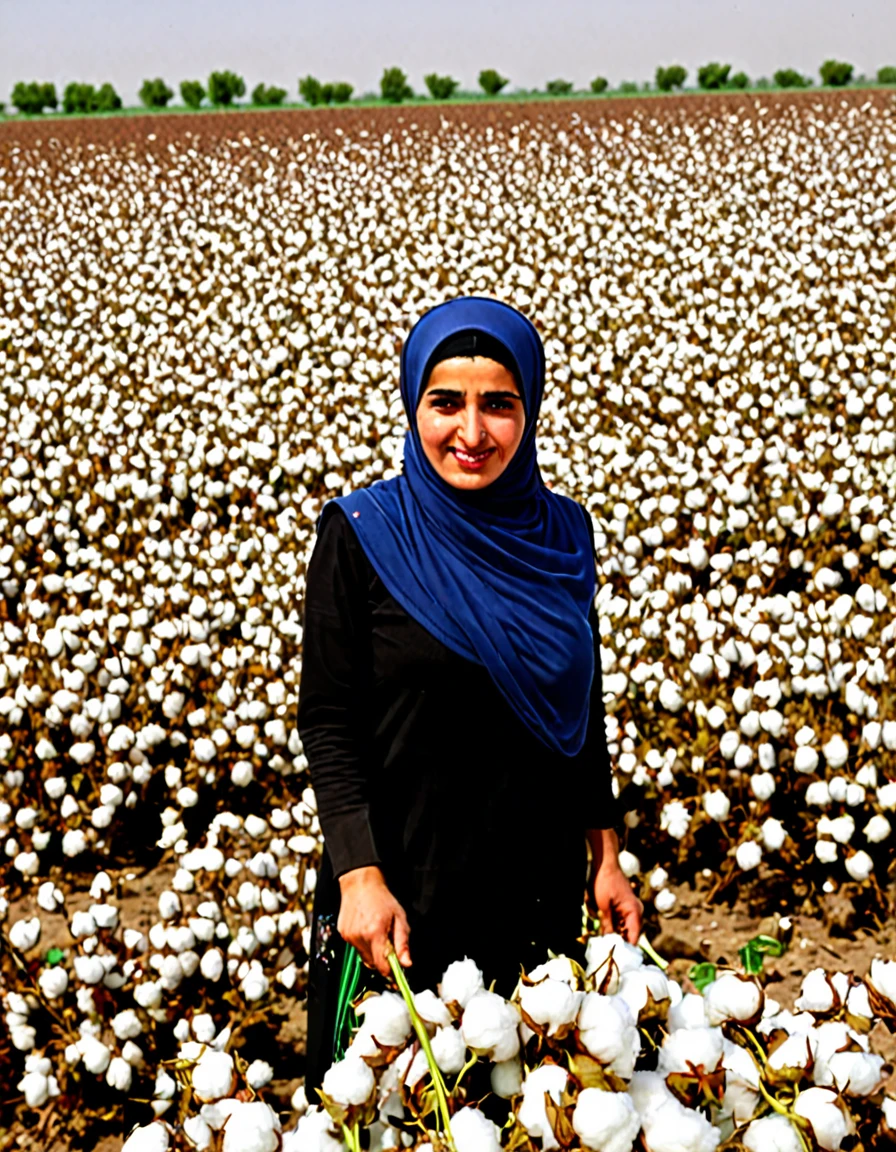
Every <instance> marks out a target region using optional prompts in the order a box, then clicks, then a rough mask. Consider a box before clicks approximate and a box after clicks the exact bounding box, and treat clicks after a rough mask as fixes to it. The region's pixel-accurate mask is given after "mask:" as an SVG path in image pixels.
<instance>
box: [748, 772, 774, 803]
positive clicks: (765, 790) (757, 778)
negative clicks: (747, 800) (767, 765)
mask: <svg viewBox="0 0 896 1152" xmlns="http://www.w3.org/2000/svg"><path fill="white" fill-rule="evenodd" d="M750 790H751V791H752V793H753V795H754V796H755V797H756V799H757V800H759V801H760V802H763V803H764V802H765V801H766V800H770V799H771V798H772V796H773V795H774V793H775V778H774V776H772V775H771V773H769V772H756V773H754V774H753V775H752V776H751V777H750Z"/></svg>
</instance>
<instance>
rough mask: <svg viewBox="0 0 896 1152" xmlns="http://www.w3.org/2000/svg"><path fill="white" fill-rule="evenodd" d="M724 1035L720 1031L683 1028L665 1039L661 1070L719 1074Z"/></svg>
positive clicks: (660, 1054) (659, 1067)
mask: <svg viewBox="0 0 896 1152" xmlns="http://www.w3.org/2000/svg"><path fill="white" fill-rule="evenodd" d="M722 1041H723V1037H722V1032H721V1029H719V1028H708V1027H705V1026H704V1027H702V1028H679V1029H677V1030H676V1031H673V1032H670V1033H669V1034H668V1035H667V1036H666V1038H665V1039H664V1040H663V1044H662V1047H661V1048H660V1052H659V1062H658V1064H657V1070H658V1071H661V1072H665V1073H669V1072H689V1071H692V1070H695V1069H696V1070H699V1069H701V1068H702V1069H703V1071H704V1072H706V1073H711V1072H715V1071H716V1070H717V1069H718V1067H719V1065H720V1064H721V1063H722Z"/></svg>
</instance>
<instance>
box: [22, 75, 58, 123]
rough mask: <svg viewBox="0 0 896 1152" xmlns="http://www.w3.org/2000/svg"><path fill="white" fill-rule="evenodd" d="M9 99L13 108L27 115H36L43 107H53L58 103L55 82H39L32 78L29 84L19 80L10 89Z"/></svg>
mask: <svg viewBox="0 0 896 1152" xmlns="http://www.w3.org/2000/svg"><path fill="white" fill-rule="evenodd" d="M11 100H12V104H13V106H14V107H15V108H18V110H19V111H20V112H23V113H25V114H26V115H29V116H37V115H39V114H40V113H41V112H43V110H44V108H55V107H56V106H57V105H58V103H59V100H58V99H57V97H56V85H55V84H40V83H38V82H37V81H34V80H32V81H31V83H30V84H26V83H25V82H24V81H23V80H20V81H19V82H18V84H16V86H15V88H13V90H12V97H11Z"/></svg>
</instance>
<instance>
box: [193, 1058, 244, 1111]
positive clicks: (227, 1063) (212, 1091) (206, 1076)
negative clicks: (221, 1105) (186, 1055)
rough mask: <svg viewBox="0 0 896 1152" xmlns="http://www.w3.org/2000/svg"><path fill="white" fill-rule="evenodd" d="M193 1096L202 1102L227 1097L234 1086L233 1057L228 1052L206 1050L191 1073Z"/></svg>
mask: <svg viewBox="0 0 896 1152" xmlns="http://www.w3.org/2000/svg"><path fill="white" fill-rule="evenodd" d="M191 1082H192V1085H193V1094H194V1095H195V1096H196V1098H197V1100H201V1101H203V1102H206V1101H213V1100H221V1099H222V1098H223V1097H225V1096H229V1095H230V1093H231V1092H232V1091H233V1088H234V1086H235V1084H236V1072H235V1071H234V1067H233V1057H232V1056H231V1055H230V1054H229V1053H228V1052H216V1051H215V1050H214V1049H213V1048H208V1049H206V1051H205V1052H203V1054H202V1055H201V1056H200V1057H199V1059H198V1061H197V1062H196V1064H195V1065H194V1067H193V1070H192V1072H191Z"/></svg>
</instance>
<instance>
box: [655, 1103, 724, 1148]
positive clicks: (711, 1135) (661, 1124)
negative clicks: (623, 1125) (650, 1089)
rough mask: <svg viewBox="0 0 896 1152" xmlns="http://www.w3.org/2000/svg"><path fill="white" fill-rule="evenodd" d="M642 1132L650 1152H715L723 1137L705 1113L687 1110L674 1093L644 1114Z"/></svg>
mask: <svg viewBox="0 0 896 1152" xmlns="http://www.w3.org/2000/svg"><path fill="white" fill-rule="evenodd" d="M636 1107H637V1104H636ZM639 1111H640V1110H639ZM641 1128H642V1136H643V1140H644V1145H645V1147H646V1149H647V1152H681V1150H682V1149H687V1152H714V1150H715V1148H716V1147H717V1146H718V1143H719V1140H720V1136H721V1134H720V1132H719V1130H718V1129H717V1128H714V1127H713V1126H712V1124H710V1122H709V1121H708V1120H707V1119H706V1117H705V1116H703V1114H702V1113H700V1112H695V1111H693V1110H691V1109H690V1108H685V1107H684V1105H683V1104H681V1103H680V1102H679V1101H678V1100H677V1099H676V1098H675V1097H674V1096H672V1095H671V1093H670V1094H669V1095H668V1096H667V1097H666V1098H665V1099H663V1100H661V1101H660V1102H659V1103H657V1104H656V1105H655V1107H653V1108H651V1109H650V1110H648V1111H647V1112H646V1113H644V1112H642V1113H641Z"/></svg>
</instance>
